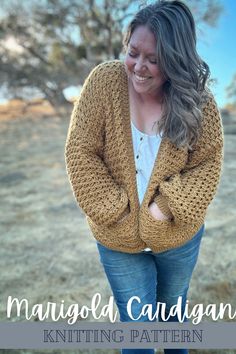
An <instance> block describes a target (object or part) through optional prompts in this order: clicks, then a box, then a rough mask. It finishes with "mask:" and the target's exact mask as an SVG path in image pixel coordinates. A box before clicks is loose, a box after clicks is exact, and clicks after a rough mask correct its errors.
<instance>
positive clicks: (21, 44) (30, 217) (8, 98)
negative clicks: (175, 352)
mask: <svg viewBox="0 0 236 354" xmlns="http://www.w3.org/2000/svg"><path fill="white" fill-rule="evenodd" d="M152 2H153V1H133V0H126V1H125V0H119V1H114V0H89V1H82V0H37V1H35V0H31V1H29V0H21V1H13V0H8V1H4V0H0V5H1V6H0V84H1V86H0V154H1V159H0V203H1V215H0V220H1V225H0V227H1V232H0V238H1V248H0V269H1V272H0V299H1V301H0V320H1V321H6V320H7V319H6V302H7V298H8V296H10V295H11V296H13V297H18V298H19V299H22V298H27V299H28V300H29V303H30V304H31V305H33V304H36V303H45V304H46V303H47V302H48V301H53V302H58V303H60V302H61V300H62V299H63V300H65V304H66V306H67V305H69V304H71V303H79V304H80V305H89V304H90V301H91V298H92V296H93V295H94V294H95V293H96V292H100V293H101V294H102V298H103V304H106V303H107V299H108V298H109V296H110V295H111V292H110V289H109V286H108V284H107V280H106V278H105V275H104V273H103V269H102V267H101V265H100V263H99V258H98V254H97V250H96V245H95V241H94V239H93V237H92V235H91V232H90V231H89V229H88V226H87V223H86V221H85V217H84V215H83V213H82V212H81V210H80V209H79V208H78V206H77V205H76V203H75V201H74V198H73V195H72V191H71V189H70V185H69V182H68V178H67V175H66V170H65V162H64V145H65V140H66V135H67V129H68V125H69V120H70V113H71V111H72V108H73V101H74V99H75V98H76V97H77V96H78V95H79V92H80V89H81V85H82V84H83V82H84V80H85V78H86V76H87V75H88V73H89V72H90V70H91V69H92V68H93V67H94V66H95V65H97V64H98V63H100V62H102V61H105V60H110V59H114V58H115V59H122V35H123V33H124V31H125V28H126V26H127V24H128V22H129V20H130V19H131V18H132V16H133V14H134V13H135V12H136V11H137V9H138V8H139V6H142V5H143V4H146V3H152ZM184 2H185V3H186V4H188V5H189V6H190V8H191V9H192V11H193V14H194V17H195V20H196V24H197V34H198V51H199V54H200V56H201V57H202V58H203V59H204V60H205V61H206V62H207V63H208V65H209V66H210V69H211V74H212V75H211V82H210V88H211V90H212V91H213V93H214V95H215V98H216V101H217V103H218V106H219V108H220V110H221V114H222V120H223V125H224V133H225V151H224V155H225V156H224V167H223V171H222V177H221V182H220V185H219V188H218V192H217V195H216V198H215V199H214V201H213V203H212V204H211V205H210V207H209V209H208V213H207V219H206V231H205V236H204V238H203V240H202V246H201V252H200V256H199V260H198V265H197V267H196V270H195V273H194V276H193V279H192V283H191V289H190V291H189V301H190V303H191V304H192V305H194V304H196V303H203V304H204V305H205V306H207V305H208V304H210V303H216V304H220V303H221V302H223V303H230V304H231V305H232V307H233V308H234V309H235V308H236V238H235V233H236V226H235V219H236V203H235V199H236V194H235V185H236V182H235V181H236V166H235V163H234V160H235V150H236V46H235V44H234V43H235V37H236V2H235V0H225V1H223V0H200V1H197V0H185V1H184ZM10 320H11V321H17V320H24V316H23V315H22V316H21V317H20V318H17V317H16V314H14V313H13V315H12V318H11V319H10ZM35 320H36V321H37V318H35ZM88 320H89V321H93V318H89V319H88ZM224 320H225V321H227V320H229V319H228V318H227V316H225V318H224ZM8 321H9V319H8ZM234 321H235V320H234ZM0 352H2V353H25V354H26V353H27V354H29V353H31V352H34V353H41V352H48V353H58V352H60V353H64V352H67V353H71V354H72V353H110V354H115V353H118V351H116V350H91V351H89V350H82V349H81V350H79V349H78V350H67V351H63V350H60V351H59V350H56V351H53V350H51V351H43V350H41V351H37V350H35V351H33V350H31V351H29V350H3V349H2V350H0ZM200 352H202V351H200V350H192V351H191V353H198V354H200ZM205 352H206V353H208V354H213V353H222V354H223V353H229V354H230V353H236V350H206V351H205ZM158 353H161V351H158Z"/></svg>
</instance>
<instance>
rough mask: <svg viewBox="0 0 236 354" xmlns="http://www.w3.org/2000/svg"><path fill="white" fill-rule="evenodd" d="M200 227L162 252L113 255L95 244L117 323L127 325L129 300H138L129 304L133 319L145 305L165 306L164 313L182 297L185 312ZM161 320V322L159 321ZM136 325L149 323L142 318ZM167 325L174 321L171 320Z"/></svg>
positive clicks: (146, 352) (132, 352) (181, 353)
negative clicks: (117, 312) (138, 299)
mask: <svg viewBox="0 0 236 354" xmlns="http://www.w3.org/2000/svg"><path fill="white" fill-rule="evenodd" d="M204 229H205V227H204V224H203V225H202V226H201V228H200V229H199V230H198V232H197V233H196V234H195V235H194V236H193V238H191V240H189V241H187V242H186V243H185V244H184V245H183V246H180V247H177V248H173V249H170V250H168V251H165V252H160V253H153V252H146V251H142V252H140V253H134V254H130V253H124V252H118V251H113V250H111V249H109V248H107V247H105V246H103V245H101V244H100V243H98V242H97V247H98V251H99V254H100V261H101V263H102V265H103V267H104V270H105V273H106V276H107V279H108V281H109V284H110V286H111V289H112V292H113V295H114V299H115V301H116V305H117V307H118V310H119V315H120V321H122V322H130V321H132V319H131V317H130V316H129V315H128V313H127V302H128V300H129V299H130V298H131V297H132V296H138V297H139V298H140V299H141V303H139V302H137V301H135V302H133V303H132V315H133V317H134V318H137V317H138V315H140V312H141V308H142V307H143V306H144V305H145V304H152V307H153V311H154V312H155V309H156V303H157V302H162V303H165V304H166V309H167V313H166V314H167V315H168V309H169V308H170V307H171V306H173V305H175V304H176V303H177V300H178V297H179V296H182V310H183V309H184V308H185V304H186V299H187V292H188V288H189V283H190V280H191V276H192V272H193V269H194V267H195V265H196V262H197V258H198V253H199V247H200V242H201V238H202V235H203V233H204ZM159 320H161V319H159ZM137 321H141V322H144V321H150V319H149V318H148V317H147V316H142V317H141V318H140V319H138V320H137ZM169 321H178V318H177V317H171V318H170V319H169ZM121 353H122V354H136V353H137V354H141V353H143V354H154V349H122V351H121ZM164 353H165V354H171V353H173V354H174V353H175V354H187V353H188V351H187V350H186V349H165V350H164Z"/></svg>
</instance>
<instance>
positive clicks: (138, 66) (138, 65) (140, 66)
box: [135, 57, 145, 71]
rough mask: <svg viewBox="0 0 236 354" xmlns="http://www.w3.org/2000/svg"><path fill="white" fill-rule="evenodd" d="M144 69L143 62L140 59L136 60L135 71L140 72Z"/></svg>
mask: <svg viewBox="0 0 236 354" xmlns="http://www.w3.org/2000/svg"><path fill="white" fill-rule="evenodd" d="M144 68H145V61H144V60H143V59H142V58H140V57H139V58H137V60H136V63H135V70H136V71H142V70H143V69H144Z"/></svg>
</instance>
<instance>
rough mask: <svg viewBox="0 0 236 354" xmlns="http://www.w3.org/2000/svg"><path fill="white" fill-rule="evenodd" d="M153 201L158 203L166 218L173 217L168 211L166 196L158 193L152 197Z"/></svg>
mask: <svg viewBox="0 0 236 354" xmlns="http://www.w3.org/2000/svg"><path fill="white" fill-rule="evenodd" d="M154 202H155V203H156V204H157V205H158V208H159V209H160V210H161V212H162V213H163V214H164V215H165V216H167V217H168V218H170V219H172V218H173V214H172V212H171V211H170V208H169V206H168V201H167V198H166V197H164V196H163V195H162V194H158V195H157V196H156V197H155V198H154Z"/></svg>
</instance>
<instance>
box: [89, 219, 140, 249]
mask: <svg viewBox="0 0 236 354" xmlns="http://www.w3.org/2000/svg"><path fill="white" fill-rule="evenodd" d="M87 221H88V224H89V226H90V229H91V231H92V233H93V236H94V237H95V239H96V240H97V241H98V242H100V243H101V244H103V245H104V246H106V247H108V248H111V249H117V250H122V248H124V249H126V250H127V251H128V249H130V252H132V250H133V249H135V248H137V246H139V245H140V239H139V238H138V220H137V215H135V213H133V212H130V213H129V214H128V215H126V216H125V217H124V218H123V219H122V220H121V221H119V222H115V223H113V224H112V225H109V226H100V225H99V226H98V225H96V224H95V223H94V222H93V221H92V220H91V219H90V218H89V217H87Z"/></svg>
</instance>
